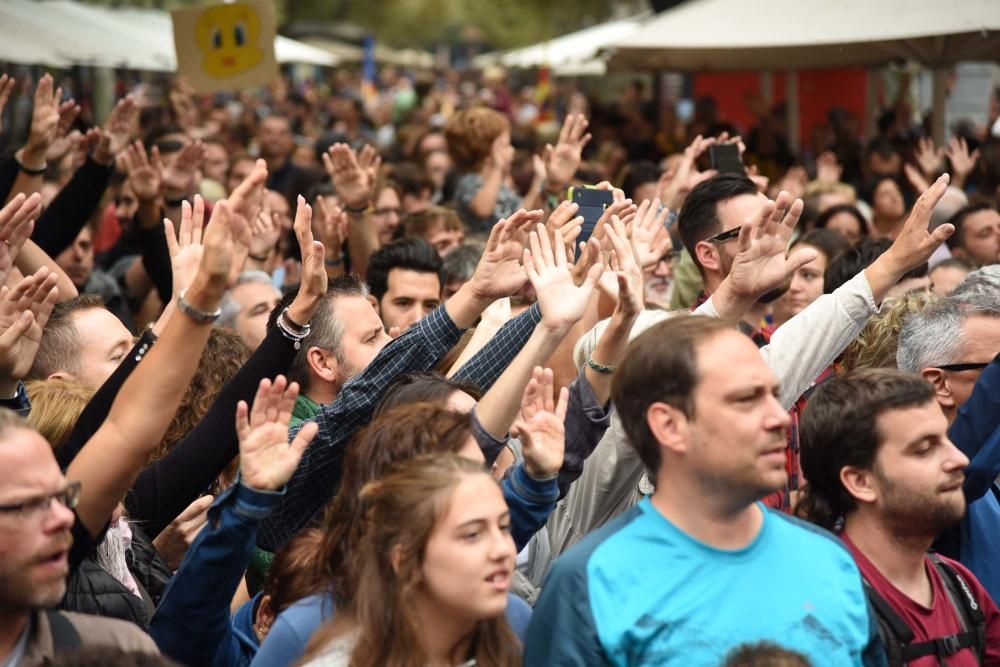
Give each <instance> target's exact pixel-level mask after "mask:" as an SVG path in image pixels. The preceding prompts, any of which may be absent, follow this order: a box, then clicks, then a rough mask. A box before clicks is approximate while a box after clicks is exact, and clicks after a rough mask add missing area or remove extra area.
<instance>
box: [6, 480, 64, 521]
mask: <svg viewBox="0 0 1000 667" xmlns="http://www.w3.org/2000/svg"><path fill="white" fill-rule="evenodd" d="M53 500H58V501H59V502H60V503H62V504H63V505H65V506H66V507H67V508H69V509H73V508H75V507H76V504H77V503H78V502H80V482H70V483H69V484H67V485H66V486H64V487H63V488H62V489H60V490H58V491H56V492H55V493H48V494H46V495H44V496H36V497H35V498H29V499H28V500H25V501H24V502H20V503H11V504H9V505H0V514H10V515H20V516H21V518H23V519H32V518H36V517H39V516H41V515H42V514H44V513H45V512H47V511H48V509H49V508H50V507H52V501H53Z"/></svg>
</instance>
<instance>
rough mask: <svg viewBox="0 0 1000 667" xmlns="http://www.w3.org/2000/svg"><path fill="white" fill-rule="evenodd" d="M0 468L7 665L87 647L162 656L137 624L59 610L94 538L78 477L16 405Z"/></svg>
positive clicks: (0, 598) (5, 417)
mask: <svg viewBox="0 0 1000 667" xmlns="http://www.w3.org/2000/svg"><path fill="white" fill-rule="evenodd" d="M0 470H3V471H4V473H3V475H0V664H3V665H5V666H6V665H12V666H15V667H16V666H19V665H35V664H43V663H47V662H48V661H49V660H51V659H52V657H53V656H54V655H55V653H56V652H57V651H58V650H60V649H76V648H80V647H85V646H110V647H116V648H119V649H122V650H125V651H138V652H141V653H157V651H156V647H155V646H154V644H153V642H152V640H151V639H150V638H149V636H148V635H146V634H145V633H143V632H142V631H141V630H140V629H139V628H138V627H136V626H134V625H132V624H130V623H126V622H124V621H119V620H113V619H106V618H100V617H97V616H87V615H84V614H74V613H69V612H57V611H53V608H54V607H55V606H56V605H57V604H59V601H60V600H61V599H62V597H63V594H64V593H65V591H66V579H67V577H68V575H69V573H70V571H71V569H74V568H75V566H76V565H78V564H79V561H80V560H82V559H83V557H84V556H86V553H85V552H86V550H87V546H88V545H92V544H93V542H92V541H91V539H90V537H89V535H87V531H86V529H85V528H83V527H82V525H81V524H80V523H79V522H78V521H77V520H76V513H75V512H74V511H73V508H74V507H76V504H77V500H78V499H79V497H80V484H79V482H68V481H67V480H66V478H65V477H64V476H63V474H62V472H61V471H60V470H59V465H58V464H57V463H56V459H55V457H54V456H53V454H52V447H50V446H49V444H48V443H47V442H46V441H45V439H44V438H43V437H42V436H40V435H39V434H38V433H37V432H35V431H34V430H33V429H31V428H30V427H29V426H28V425H27V424H26V423H25V422H24V421H22V420H21V418H19V417H17V416H16V415H15V414H14V413H13V412H10V411H9V410H0ZM74 526H78V527H79V528H78V529H76V530H74ZM74 537H75V538H76V540H77V548H75V549H74V548H73V546H74V541H75V540H74Z"/></svg>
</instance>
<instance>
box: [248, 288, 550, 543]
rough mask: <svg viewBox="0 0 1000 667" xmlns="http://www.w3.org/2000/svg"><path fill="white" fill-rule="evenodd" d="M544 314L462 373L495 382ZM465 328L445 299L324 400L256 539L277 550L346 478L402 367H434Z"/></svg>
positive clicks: (506, 335)
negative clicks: (350, 449) (350, 452)
mask: <svg viewBox="0 0 1000 667" xmlns="http://www.w3.org/2000/svg"><path fill="white" fill-rule="evenodd" d="M540 319H541V314H540V311H539V310H538V307H537V306H533V307H532V308H530V309H529V310H527V311H526V312H524V313H522V314H521V315H519V316H517V317H515V318H514V319H512V320H511V321H510V322H508V323H507V324H505V325H504V326H503V328H501V329H500V331H498V332H497V334H496V336H494V337H493V339H492V340H490V342H489V343H487V344H486V346H485V347H484V348H483V349H482V350H480V351H479V352H478V353H477V354H476V355H475V356H474V357H472V359H470V360H469V361H468V363H466V364H465V365H464V366H463V367H462V368H461V369H460V370H459V372H458V374H457V375H456V377H460V378H463V379H466V380H471V381H473V382H476V383H477V384H478V385H479V386H480V387H483V388H484V389H485V388H486V387H489V386H492V384H493V383H494V382H495V381H496V379H497V378H498V377H500V374H501V373H502V372H503V371H504V369H506V367H507V366H508V365H509V364H510V362H511V360H512V359H513V358H514V356H515V355H517V353H518V351H520V349H521V348H522V347H523V346H524V344H525V342H527V340H528V338H529V337H530V336H531V332H532V331H533V330H534V328H535V325H536V324H537V323H538V322H539V321H540ZM461 335H462V331H461V329H459V328H458V327H457V326H455V323H454V322H452V320H451V317H449V316H448V312H447V311H446V310H445V308H444V306H440V307H438V308H437V309H436V310H435V311H433V312H432V313H431V314H429V315H428V316H427V317H425V318H424V319H422V320H420V321H419V322H417V323H416V324H415V325H413V326H412V327H410V329H409V330H407V331H406V333H404V334H403V335H402V336H400V337H399V338H397V339H396V340H394V341H392V342H390V343H389V344H388V345H386V346H385V347H384V348H383V349H382V351H381V352H379V353H378V356H376V357H375V359H374V360H372V362H371V363H370V364H368V366H367V367H365V369H364V370H363V371H362V372H361V373H360V374H358V375H357V376H356V377H354V378H352V379H351V380H349V381H348V382H347V383H345V384H344V386H343V388H342V389H341V390H340V394H339V395H338V396H337V399H336V400H335V401H333V403H330V404H328V405H324V406H322V408H321V409H320V411H319V414H317V415H316V416H315V417H314V418H313V421H316V422H317V423H318V424H319V432H318V433H317V434H316V437H315V438H314V439H313V441H312V443H311V444H310V445H309V447H308V449H306V451H305V454H303V455H302V461H301V462H300V463H299V467H298V469H297V470H296V471H295V474H294V475H293V476H292V479H291V480H289V482H288V485H287V486H286V490H285V495H284V497H283V498H282V500H281V503H280V504H279V505H278V506H277V507H276V508H275V510H274V511H273V512H272V513H271V515H270V516H269V517H268V518H267V519H266V520H264V522H263V523H261V525H260V528H259V530H258V532H257V543H258V545H259V546H260V547H261V548H262V549H266V550H268V551H277V550H278V549H279V548H280V547H281V546H282V545H284V544H285V543H286V542H288V540H289V539H291V538H292V536H294V535H295V534H296V533H297V532H299V531H300V530H302V529H303V528H304V527H305V526H306V525H307V524H308V523H309V522H310V521H311V520H312V518H313V516H315V515H316V513H317V512H318V511H319V510H320V509H321V508H322V507H323V506H324V505H325V504H326V503H327V502H328V501H329V500H330V498H332V497H333V495H334V494H335V493H336V490H337V487H338V486H339V485H340V475H341V466H342V463H343V458H344V451H345V449H346V445H347V442H348V440H350V438H351V436H352V435H354V433H355V431H357V430H358V429H359V428H361V427H362V426H364V425H365V424H367V423H368V421H369V420H370V419H371V414H372V411H373V410H374V409H375V406H376V404H377V403H378V401H379V400H380V399H381V398H382V395H383V393H384V392H385V390H386V388H387V387H388V386H389V384H390V383H391V382H392V380H393V379H394V378H395V377H396V376H397V375H400V374H402V373H410V372H413V371H422V370H427V369H429V368H433V367H434V366H435V365H436V364H437V363H438V361H440V360H441V357H443V356H444V355H445V354H446V353H447V352H448V351H449V350H450V349H451V348H452V347H454V346H455V344H456V343H458V339H459V338H460V337H461ZM300 428H302V424H299V425H298V427H296V428H293V429H292V430H291V431H290V432H289V439H290V440H291V439H292V438H294V437H295V434H296V433H298V431H299V429H300Z"/></svg>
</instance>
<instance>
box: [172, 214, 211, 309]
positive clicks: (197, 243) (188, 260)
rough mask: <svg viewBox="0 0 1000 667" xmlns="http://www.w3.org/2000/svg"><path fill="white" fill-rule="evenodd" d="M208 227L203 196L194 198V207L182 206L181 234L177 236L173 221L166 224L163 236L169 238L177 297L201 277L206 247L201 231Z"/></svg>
mask: <svg viewBox="0 0 1000 667" xmlns="http://www.w3.org/2000/svg"><path fill="white" fill-rule="evenodd" d="M204 227H205V200H203V199H202V198H201V195H195V196H194V206H193V207H192V206H191V204H189V203H188V202H184V203H183V204H181V230H180V234H179V235H178V234H175V233H174V223H173V222H171V221H170V218H164V220H163V232H164V234H165V235H166V237H167V249H168V250H169V251H170V266H171V268H172V270H173V277H174V295H179V294H180V293H181V292H183V291H184V290H185V289H187V287H188V285H190V284H191V281H192V280H194V276H195V274H196V273H198V266H199V265H200V264H201V255H202V253H203V252H204V246H202V244H201V236H202V231H203V230H204Z"/></svg>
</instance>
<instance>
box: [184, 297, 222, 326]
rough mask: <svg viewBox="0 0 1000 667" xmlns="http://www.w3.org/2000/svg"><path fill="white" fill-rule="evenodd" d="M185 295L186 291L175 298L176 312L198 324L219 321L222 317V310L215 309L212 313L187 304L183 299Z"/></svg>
mask: <svg viewBox="0 0 1000 667" xmlns="http://www.w3.org/2000/svg"><path fill="white" fill-rule="evenodd" d="M185 294H187V290H184V291H183V292H181V293H180V295H179V296H178V297H177V310H179V311H181V312H182V313H184V314H185V315H187V316H188V317H190V318H191V319H192V320H194V321H195V322H197V323H198V324H209V323H211V322H214V321H215V320H217V319H219V316H220V315H222V308H216V309H215V310H214V311H212V312H206V311H204V310H198V309H197V308H195V307H194V306H192V305H191V304H190V303H188V301H187V299H185V298H184V295H185Z"/></svg>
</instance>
